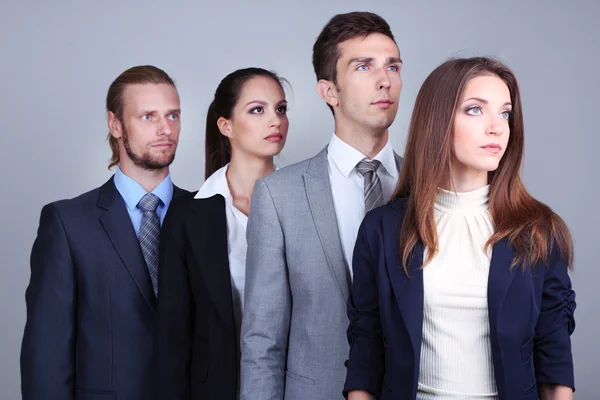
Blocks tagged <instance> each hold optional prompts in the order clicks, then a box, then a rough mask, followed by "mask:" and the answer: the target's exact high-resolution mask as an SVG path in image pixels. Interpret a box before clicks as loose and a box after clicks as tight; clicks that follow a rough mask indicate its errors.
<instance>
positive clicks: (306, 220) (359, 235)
mask: <svg viewBox="0 0 600 400" xmlns="http://www.w3.org/2000/svg"><path fill="white" fill-rule="evenodd" d="M313 65H314V69H315V73H316V76H317V80H318V83H317V90H318V93H319V95H320V96H321V97H322V99H323V100H324V101H325V102H326V103H327V105H328V106H329V108H330V110H331V111H332V113H333V116H334V121H335V129H334V132H333V135H332V136H331V140H330V142H329V144H328V145H327V146H326V147H325V148H324V149H323V150H322V151H321V152H320V153H319V154H317V155H316V156H315V157H313V158H311V159H309V160H306V161H303V162H300V163H297V164H294V165H291V166H288V167H284V168H281V169H279V170H277V168H276V166H275V164H274V161H273V157H274V156H276V155H277V154H278V153H279V152H280V151H281V150H282V148H283V146H284V144H285V141H286V136H287V132H288V126H289V121H288V117H287V103H286V98H285V91H284V83H285V81H284V80H283V79H282V78H280V77H279V76H277V75H276V74H275V73H273V72H270V71H267V70H264V69H261V68H246V69H241V70H237V71H235V72H233V73H231V74H229V75H227V76H226V77H225V78H224V79H223V80H222V81H221V83H220V84H219V86H218V87H217V90H216V92H215V95H214V100H213V101H212V103H211V105H210V107H209V110H208V113H207V117H206V148H205V151H206V162H205V174H206V181H205V183H204V184H203V185H202V187H201V188H200V190H198V191H197V192H194V193H190V192H187V191H184V190H182V189H179V188H178V187H176V186H175V185H173V183H172V182H171V178H170V175H169V165H170V164H171V162H172V161H173V159H174V156H175V150H176V147H177V143H178V138H179V133H180V114H181V111H180V106H179V96H178V93H177V90H176V88H175V84H174V82H173V81H172V79H171V78H170V77H169V76H168V75H167V74H166V73H165V72H164V71H162V70H160V69H158V68H156V67H152V66H140V67H134V68H131V69H129V70H127V71H125V72H124V73H123V74H121V75H120V76H119V77H118V78H117V79H116V80H115V81H114V82H113V83H112V85H111V86H110V88H109V91H108V95H107V102H106V103H107V104H106V105H107V111H108V127H109V131H110V133H109V136H108V138H109V143H110V147H111V149H112V151H113V157H112V159H111V163H110V167H113V166H117V169H116V172H115V174H114V176H113V177H111V178H110V179H109V180H108V182H106V183H105V184H104V185H103V186H101V187H100V188H98V189H95V190H92V191H91V192H88V193H85V194H83V195H81V196H79V197H77V198H74V199H71V200H63V201H59V202H54V203H51V204H48V205H46V206H45V207H44V208H43V209H42V213H41V219H40V225H39V229H38V236H37V238H36V240H35V243H34V246H33V250H32V255H31V281H30V285H29V287H28V289H27V292H26V301H27V323H26V327H25V333H24V338H23V344H22V352H21V377H22V394H23V399H25V400H38V399H79V400H103V399H107V400H108V399H113V400H115V399H117V400H119V399H126V400H136V399H140V400H141V399H152V398H155V399H161V400H175V399H190V400H191V399H202V400H211V399H219V400H236V399H242V400H271V399H273V400H276V399H277V400H281V399H286V400H300V399H302V400H304V399H310V400H331V399H339V398H342V397H343V396H345V397H347V398H348V399H355V400H359V399H419V400H426V399H501V400H515V399H538V398H542V399H570V398H572V396H573V390H574V378H573V361H572V355H571V344H570V334H571V333H572V332H573V330H574V326H575V323H574V318H573V313H574V309H575V295H574V292H573V290H572V288H571V282H570V280H569V276H568V268H569V267H570V266H571V264H572V252H573V245H572V240H571V236H570V234H569V231H568V229H567V227H566V225H565V224H564V222H563V221H562V220H561V219H560V218H559V217H558V216H557V215H556V214H554V213H553V212H552V210H551V209H550V208H549V207H547V206H546V205H544V204H542V203H540V202H539V201H537V200H535V199H534V198H533V197H532V196H531V195H530V194H529V193H528V192H527V191H526V189H525V187H524V185H523V183H522V181H521V179H520V177H519V168H520V165H521V159H522V155H523V135H524V128H523V114H522V105H521V99H520V94H519V87H518V84H517V81H516V78H515V76H514V74H513V73H512V72H511V71H510V69H508V68H507V67H506V66H505V65H504V64H502V63H501V62H499V61H497V60H494V59H491V58H481V57H476V58H465V59H452V60H449V61H447V62H445V63H443V64H442V65H441V66H439V67H438V68H436V69H435V70H434V71H433V72H432V73H431V74H430V75H429V76H428V77H427V79H426V80H425V82H424V84H423V86H422V87H421V90H420V91H419V94H418V96H417V99H416V102H415V106H414V111H413V115H412V120H411V123H410V127H409V132H408V140H407V145H406V151H405V155H404V159H402V157H400V156H399V155H397V154H396V153H395V152H394V151H393V149H392V146H391V144H390V140H389V135H388V128H389V126H390V125H391V124H392V122H393V121H394V118H395V116H396V113H397V109H398V100H399V96H400V91H401V88H402V80H401V75H400V70H401V67H402V60H401V57H400V52H399V49H398V46H397V44H396V42H395V40H394V36H393V35H392V32H391V30H390V27H389V25H388V24H387V23H386V21H385V20H384V19H383V18H381V17H380V16H378V15H376V14H373V13H367V12H352V13H347V14H339V15H336V16H335V17H333V18H332V19H331V20H330V21H329V22H328V23H327V25H326V26H325V27H324V29H323V30H322V32H321V33H320V35H319V36H318V38H317V40H316V42H315V44H314V47H313ZM167 210H168V212H167ZM161 227H162V228H161Z"/></svg>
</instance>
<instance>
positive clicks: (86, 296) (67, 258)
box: [21, 169, 187, 400]
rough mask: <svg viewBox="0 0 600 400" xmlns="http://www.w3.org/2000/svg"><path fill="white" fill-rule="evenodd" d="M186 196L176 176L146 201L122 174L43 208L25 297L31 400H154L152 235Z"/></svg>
mask: <svg viewBox="0 0 600 400" xmlns="http://www.w3.org/2000/svg"><path fill="white" fill-rule="evenodd" d="M184 193H187V192H186V191H184V190H181V189H179V188H177V187H176V186H174V185H173V184H172V182H171V178H170V176H167V178H165V180H164V181H163V182H162V183H160V184H159V185H158V186H157V187H156V188H155V189H154V190H153V191H152V193H147V192H146V191H145V190H144V189H143V188H142V187H141V186H140V185H139V184H138V183H137V182H135V181H133V180H132V179H131V178H129V177H128V176H126V175H125V174H123V173H122V171H121V170H120V169H117V171H116V173H115V175H114V176H113V177H111V178H110V179H109V180H108V181H107V182H106V183H105V184H104V185H102V186H101V187H100V188H97V189H95V190H92V191H90V192H87V193H85V194H82V195H80V196H79V197H76V198H74V199H70V200H62V201H57V202H54V203H50V204H48V205H46V206H45V207H44V208H43V209H42V212H41V218H40V225H39V229H38V234H37V238H36V240H35V242H34V244H33V249H32V252H31V280H30V283H29V286H28V288H27V291H26V296H25V299H26V303H27V323H26V325H25V332H24V335H23V342H22V348H21V391H22V395H23V399H24V400H30V399H31V400H40V399H61V400H63V399H65V400H68V399H77V400H100V399H107V400H108V399H128V400H129V399H133V400H135V399H140V400H142V399H148V398H149V397H150V396H151V389H150V387H151V382H152V378H151V373H152V368H151V360H152V351H153V347H152V342H153V335H154V319H155V304H156V299H155V288H154V286H153V283H154V284H156V276H155V274H156V271H155V270H156V265H155V262H156V258H157V255H156V248H152V246H154V245H155V241H156V240H158V236H157V235H156V236H155V237H152V235H151V233H152V232H154V231H156V230H157V229H160V227H159V226H158V225H160V223H161V221H162V219H163V218H164V216H165V213H166V210H167V209H168V207H169V204H170V203H171V199H172V198H176V197H178V196H181V195H183V194H184ZM150 203H152V207H153V210H152V211H147V210H144V209H142V208H145V207H146V205H147V204H150ZM153 257H154V258H153ZM153 281H154V282H153Z"/></svg>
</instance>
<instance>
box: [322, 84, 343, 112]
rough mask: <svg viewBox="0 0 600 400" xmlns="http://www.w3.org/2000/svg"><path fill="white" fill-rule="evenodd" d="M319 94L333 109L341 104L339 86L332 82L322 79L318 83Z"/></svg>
mask: <svg viewBox="0 0 600 400" xmlns="http://www.w3.org/2000/svg"><path fill="white" fill-rule="evenodd" d="M317 93H319V96H321V98H322V99H323V100H325V102H326V103H327V104H329V105H330V106H331V107H337V106H338V105H339V104H340V101H339V99H338V88H337V85H336V84H335V83H333V82H332V81H328V80H325V79H320V80H319V82H317Z"/></svg>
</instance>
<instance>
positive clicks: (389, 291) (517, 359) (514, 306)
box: [344, 199, 575, 400]
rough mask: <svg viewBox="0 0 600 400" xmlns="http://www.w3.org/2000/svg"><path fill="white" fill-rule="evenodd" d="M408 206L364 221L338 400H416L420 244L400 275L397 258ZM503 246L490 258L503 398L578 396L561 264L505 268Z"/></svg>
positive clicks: (396, 204) (567, 284)
mask: <svg viewBox="0 0 600 400" xmlns="http://www.w3.org/2000/svg"><path fill="white" fill-rule="evenodd" d="M405 207H406V200H405V199H398V200H394V201H392V202H390V203H388V204H386V205H385V206H382V207H379V208H377V209H375V210H373V211H371V212H370V213H368V214H367V216H366V217H365V219H364V221H363V223H362V225H361V227H360V230H359V232H358V238H357V241H356V247H355V249H354V261H353V272H354V280H353V285H352V295H351V296H350V298H349V299H348V317H349V319H350V325H349V328H348V340H349V342H350V357H349V360H348V363H347V367H348V370H347V376H346V384H345V387H344V395H346V396H347V393H348V391H351V390H366V391H368V392H370V393H373V394H375V395H376V396H377V397H378V398H379V399H381V400H388V399H389V400H391V399H415V398H416V394H417V384H418V380H419V362H420V353H421V336H422V326H423V271H422V269H420V266H421V265H422V262H423V244H422V243H421V242H418V244H417V247H416V248H415V250H414V252H413V253H412V256H411V257H410V259H409V261H408V269H409V273H410V278H409V277H407V276H406V274H405V272H404V269H403V268H402V263H401V261H400V256H399V240H400V229H401V226H402V221H403V220H404V215H405ZM513 255H514V251H513V249H512V248H511V246H510V245H509V244H508V242H507V241H506V240H502V241H500V242H498V243H497V244H496V245H495V246H494V247H493V251H492V260H491V265H490V272H489V278H488V310H489V322H490V336H491V337H490V339H491V347H492V359H493V364H494V373H495V377H496V385H497V389H498V395H499V398H500V399H501V400H521V399H522V400H529V399H531V400H534V399H535V400H537V399H538V391H537V387H538V385H539V384H541V383H546V382H547V383H557V384H561V385H566V386H570V387H571V388H574V377H573V359H572V354H571V340H570V335H571V333H572V332H573V330H574V329H575V321H574V318H573V313H574V311H575V293H574V292H573V290H572V289H571V281H570V279H569V276H568V273H567V266H566V265H565V262H564V260H563V259H562V258H561V257H560V256H559V254H558V252H556V251H553V252H552V254H551V257H550V259H549V263H548V265H535V266H534V268H529V267H527V268H525V270H523V268H522V266H516V267H515V268H513V269H510V268H509V267H510V264H511V262H512V260H513Z"/></svg>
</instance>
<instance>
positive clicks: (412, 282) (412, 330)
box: [385, 221, 423, 362]
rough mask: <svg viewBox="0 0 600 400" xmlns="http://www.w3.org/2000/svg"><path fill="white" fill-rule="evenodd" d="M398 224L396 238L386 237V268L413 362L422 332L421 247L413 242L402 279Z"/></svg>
mask: <svg viewBox="0 0 600 400" xmlns="http://www.w3.org/2000/svg"><path fill="white" fill-rule="evenodd" d="M400 227H401V223H400V221H398V222H397V227H396V234H395V235H387V237H386V239H385V240H386V242H387V243H386V248H387V249H388V251H387V252H386V263H385V264H386V266H387V269H388V275H389V277H390V282H391V283H392V289H393V291H394V295H395V297H396V302H397V303H398V308H399V309H400V313H401V314H402V319H403V320H404V323H405V326H406V329H407V330H408V334H409V336H410V340H411V342H412V345H413V350H414V356H415V362H417V361H418V357H420V349H421V338H422V329H423V269H421V265H423V244H422V243H421V241H420V240H419V241H417V244H416V245H415V248H414V250H413V252H412V254H411V256H410V257H409V259H408V266H407V267H408V271H409V274H410V276H406V273H405V272H404V268H403V267H402V262H401V258H400V255H399V249H400V244H399V238H400Z"/></svg>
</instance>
